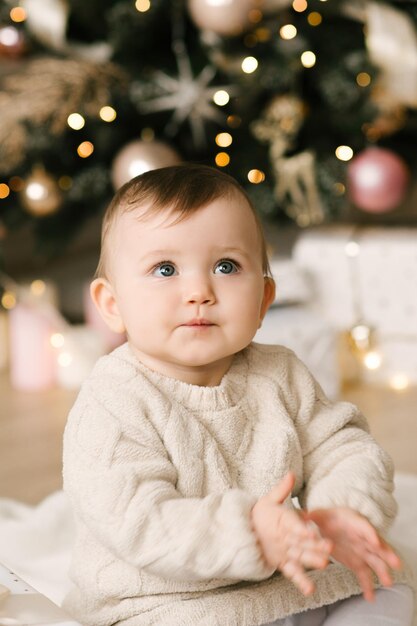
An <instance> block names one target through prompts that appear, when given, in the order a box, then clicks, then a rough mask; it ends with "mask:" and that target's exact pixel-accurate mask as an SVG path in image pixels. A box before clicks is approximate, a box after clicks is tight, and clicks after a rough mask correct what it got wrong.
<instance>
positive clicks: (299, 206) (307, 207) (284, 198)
mask: <svg viewBox="0 0 417 626" xmlns="http://www.w3.org/2000/svg"><path fill="white" fill-rule="evenodd" d="M304 117H305V107H304V104H303V102H302V101H301V100H300V99H299V98H297V97H295V96H291V95H284V96H277V97H275V98H273V99H272V101H271V103H270V104H269V106H268V107H267V108H266V110H265V113H264V115H263V116H262V117H261V119H259V120H256V121H255V122H254V123H253V124H252V126H251V130H252V132H253V134H254V135H255V137H256V138H257V139H259V140H260V141H265V142H269V144H270V147H269V155H270V160H271V165H272V168H273V170H274V174H275V188H274V192H275V197H276V199H277V200H278V202H285V206H286V208H285V210H286V213H287V214H288V215H289V216H290V217H291V218H292V219H294V220H295V221H296V223H297V224H298V225H299V226H302V227H305V226H310V225H312V224H319V223H320V222H322V221H323V219H324V212H323V208H322V206H321V202H320V196H319V193H318V189H317V184H316V176H315V171H314V170H315V157H314V154H313V153H312V152H310V151H307V150H305V151H304V152H300V153H298V154H295V155H294V156H291V157H285V156H284V155H285V153H286V152H287V151H288V150H289V149H290V148H291V147H292V144H293V141H294V139H295V137H296V135H297V133H298V131H299V129H300V127H301V124H302V122H303V120H304Z"/></svg>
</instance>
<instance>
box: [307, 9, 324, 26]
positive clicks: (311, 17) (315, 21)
mask: <svg viewBox="0 0 417 626" xmlns="http://www.w3.org/2000/svg"><path fill="white" fill-rule="evenodd" d="M322 21H323V18H322V16H321V15H320V13H318V12H317V11H312V12H311V13H309V14H308V16H307V22H308V23H309V24H310V26H318V25H319V24H321V23H322Z"/></svg>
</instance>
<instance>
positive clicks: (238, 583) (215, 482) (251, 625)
mask: <svg viewBox="0 0 417 626" xmlns="http://www.w3.org/2000/svg"><path fill="white" fill-rule="evenodd" d="M289 470H292V471H293V472H294V473H295V475H296V477H297V478H296V485H295V489H294V496H297V497H298V499H299V502H300V504H301V506H303V507H306V508H321V507H330V506H350V507H352V508H354V509H356V510H357V511H359V512H361V513H362V514H364V515H366V516H367V517H368V518H369V519H370V521H371V522H372V523H373V524H374V525H375V526H376V527H377V528H378V529H379V530H380V531H381V532H383V531H385V530H386V529H387V527H388V526H389V524H390V522H391V521H392V520H393V518H394V516H395V513H396V504H395V502H394V499H393V497H392V491H393V468H392V463H391V461H390V459H389V457H388V456H387V454H386V453H385V452H384V451H383V450H382V449H381V448H380V447H379V446H378V445H377V443H376V442H375V441H374V439H373V438H372V437H371V436H370V435H369V433H368V428H367V424H366V421H365V419H364V418H363V417H362V415H361V414H360V413H359V412H358V410H357V409H356V407H354V406H353V405H351V404H349V403H337V404H332V403H330V402H329V401H328V400H327V399H326V398H325V397H324V395H323V392H322V391H321V389H320V387H319V386H318V384H317V383H316V382H315V380H314V379H313V377H312V376H311V374H310V373H309V372H308V370H307V369H306V367H305V366H304V365H303V364H302V363H301V362H300V361H299V360H298V359H297V357H296V356H295V355H294V354H293V353H292V352H291V351H289V350H287V349H286V348H283V347H278V346H265V345H259V344H254V343H252V344H251V345H250V346H248V348H246V349H245V350H243V351H242V352H240V353H239V354H237V355H236V356H235V358H234V361H233V363H232V366H231V367H230V369H229V371H228V372H227V373H226V374H225V376H224V377H223V379H222V381H221V383H220V384H219V385H218V386H216V387H201V386H197V385H190V384H187V383H184V382H182V381H179V380H176V379H173V378H169V377H166V376H163V375H161V374H159V373H157V372H153V371H151V370H149V369H148V368H147V367H145V366H144V365H143V364H142V363H140V362H139V361H138V360H137V358H136V357H135V356H134V354H133V353H132V351H131V349H130V347H129V345H128V344H124V345H123V346H121V347H120V348H117V349H116V350H115V351H114V352H113V353H112V354H110V355H108V356H106V357H103V358H101V359H100V360H99V361H98V363H97V364H96V366H95V368H94V370H93V372H92V374H91V376H90V377H89V379H88V380H87V381H86V382H85V384H84V385H83V387H82V389H81V391H80V394H79V396H78V398H77V401H76V403H75V405H74V407H73V409H72V410H71V412H70V415H69V418H68V423H67V426H66V430H65V436H64V489H65V491H66V492H67V494H68V496H69V498H70V501H71V503H72V507H73V510H74V515H75V520H76V528H77V539H76V544H75V548H74V554H73V561H72V568H71V577H72V579H73V581H74V589H73V591H72V592H71V593H70V595H69V597H68V598H67V600H66V603H65V607H66V608H67V610H69V611H70V612H71V613H72V614H73V615H74V616H75V617H76V618H78V620H79V621H81V622H82V624H84V625H85V626H110V625H111V624H115V623H116V622H117V623H122V624H125V625H126V626H142V625H146V626H150V625H151V624H158V625H167V626H168V625H169V626H176V625H178V626H180V625H181V626H188V625H189V626H195V625H196V624H201V625H204V624H207V626H216V625H219V626H220V625H221V626H255V625H258V624H263V623H266V622H269V621H272V620H274V619H277V618H281V617H285V616H287V615H290V614H293V613H297V612H300V611H303V610H306V609H308V608H314V607H317V606H322V605H323V604H330V603H332V602H335V601H336V600H338V599H341V598H345V597H348V596H351V595H353V594H356V593H359V592H360V588H359V587H358V584H357V582H356V579H355V576H354V575H353V574H352V573H351V572H349V571H348V570H346V569H345V568H343V567H342V566H341V565H339V564H331V565H330V566H329V567H328V568H327V569H326V570H324V571H320V572H313V573H312V577H313V579H314V581H315V583H316V587H317V589H316V592H315V593H314V595H313V596H311V597H309V598H305V597H304V596H303V595H302V594H301V593H299V592H298V591H297V589H296V588H295V586H294V585H293V584H292V583H290V582H289V581H288V580H286V579H285V578H284V577H282V576H281V575H280V574H279V573H273V571H272V570H271V569H270V568H268V567H267V566H266V565H265V563H264V561H263V559H262V556H261V554H260V551H259V547H258V544H257V541H256V537H255V535H254V533H253V531H252V529H251V525H250V510H251V508H252V506H253V504H254V503H255V502H256V500H257V499H258V498H259V497H260V496H262V495H264V494H266V493H267V492H268V491H269V490H270V489H271V488H272V487H273V486H274V485H275V484H276V483H277V482H278V481H279V480H281V479H282V478H283V477H284V475H285V474H286V473H287V472H288V471H289ZM397 579H398V580H402V579H403V577H402V576H399V577H398V578H397Z"/></svg>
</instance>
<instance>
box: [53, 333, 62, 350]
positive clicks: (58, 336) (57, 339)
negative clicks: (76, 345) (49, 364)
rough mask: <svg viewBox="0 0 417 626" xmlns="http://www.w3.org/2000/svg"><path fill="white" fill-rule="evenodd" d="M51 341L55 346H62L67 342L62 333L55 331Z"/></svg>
mask: <svg viewBox="0 0 417 626" xmlns="http://www.w3.org/2000/svg"><path fill="white" fill-rule="evenodd" d="M49 341H50V343H51V346H52V347H53V348H62V346H63V345H64V344H65V337H64V335H62V334H61V333H54V334H53V335H51V338H50V340H49Z"/></svg>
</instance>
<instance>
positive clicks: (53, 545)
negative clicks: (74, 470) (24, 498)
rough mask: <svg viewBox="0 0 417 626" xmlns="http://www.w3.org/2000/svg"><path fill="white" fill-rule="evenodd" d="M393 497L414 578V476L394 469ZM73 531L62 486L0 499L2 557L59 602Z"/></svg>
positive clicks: (394, 532) (399, 541) (399, 538)
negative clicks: (33, 498) (30, 501)
mask: <svg viewBox="0 0 417 626" xmlns="http://www.w3.org/2000/svg"><path fill="white" fill-rule="evenodd" d="M396 497H397V500H398V503H399V507H400V508H399V515H398V518H397V520H396V522H395V525H394V527H393V528H392V529H391V532H390V539H391V540H392V541H393V542H394V543H395V545H396V546H398V548H400V549H401V551H402V553H403V554H405V555H406V556H407V560H408V562H409V563H410V564H411V565H412V566H413V568H414V571H415V575H416V580H417V475H412V474H397V476H396ZM72 536H73V522H72V519H71V512H70V509H69V505H68V502H67V500H66V497H65V495H64V493H63V492H62V491H57V492H55V493H53V494H51V495H50V496H48V497H47V498H46V499H45V500H43V501H42V502H41V503H40V504H39V505H37V506H34V507H32V506H28V505H26V504H22V503H20V502H16V501H14V500H8V499H0V562H1V563H3V564H4V565H6V566H7V567H9V568H11V569H12V570H13V571H14V572H16V574H18V575H19V576H20V577H21V578H23V579H24V580H26V582H28V583H29V584H30V585H31V586H32V587H34V588H35V589H37V590H38V591H40V592H41V593H42V594H44V595H45V596H47V597H48V598H50V599H51V600H52V601H53V602H55V603H56V604H59V605H60V604H61V602H62V600H63V598H64V596H65V594H66V592H67V590H68V588H69V586H70V581H69V578H68V573H67V572H68V566H69V561H70V552H71V542H72ZM416 624H417V622H416Z"/></svg>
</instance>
